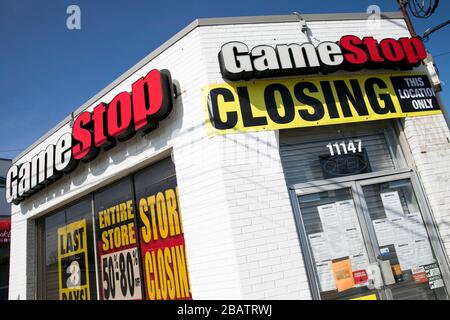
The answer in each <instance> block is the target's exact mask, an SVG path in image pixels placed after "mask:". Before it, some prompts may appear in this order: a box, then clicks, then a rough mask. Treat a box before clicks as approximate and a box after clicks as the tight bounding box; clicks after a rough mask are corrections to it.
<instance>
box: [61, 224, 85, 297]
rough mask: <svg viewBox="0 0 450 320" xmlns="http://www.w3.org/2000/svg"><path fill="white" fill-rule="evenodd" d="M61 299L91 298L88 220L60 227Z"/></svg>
mask: <svg viewBox="0 0 450 320" xmlns="http://www.w3.org/2000/svg"><path fill="white" fill-rule="evenodd" d="M58 275H59V299H60V300H90V290H89V268H88V254H87V235H86V220H85V219H82V220H79V221H76V222H73V223H70V224H68V225H65V226H63V227H61V228H58Z"/></svg>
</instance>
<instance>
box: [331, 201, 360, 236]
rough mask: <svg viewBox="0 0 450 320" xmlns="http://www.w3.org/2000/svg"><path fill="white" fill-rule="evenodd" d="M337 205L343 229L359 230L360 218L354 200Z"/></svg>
mask: <svg viewBox="0 0 450 320" xmlns="http://www.w3.org/2000/svg"><path fill="white" fill-rule="evenodd" d="M335 204H336V211H337V212H338V215H339V218H340V220H341V225H342V227H343V228H344V229H352V228H358V229H359V221H358V216H357V213H356V210H355V204H354V202H353V200H344V201H337V202H336V203H335Z"/></svg>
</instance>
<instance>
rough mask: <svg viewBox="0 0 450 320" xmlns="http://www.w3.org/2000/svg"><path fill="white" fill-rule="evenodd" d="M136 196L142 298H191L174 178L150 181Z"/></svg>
mask: <svg viewBox="0 0 450 320" xmlns="http://www.w3.org/2000/svg"><path fill="white" fill-rule="evenodd" d="M138 199H139V200H138V203H139V220H138V221H139V235H140V239H141V244H140V245H141V256H142V267H143V270H144V278H145V295H146V299H148V300H180V299H183V300H186V299H192V294H191V289H190V282H189V273H188V267H187V259H186V251H185V242H184V233H183V225H182V221H181V212H180V205H179V201H178V188H177V182H176V177H175V176H172V177H169V178H167V179H165V180H163V181H161V182H158V183H155V184H153V185H152V186H150V187H148V188H147V189H146V191H145V193H142V194H140V195H139V196H138Z"/></svg>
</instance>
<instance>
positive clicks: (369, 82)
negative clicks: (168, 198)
mask: <svg viewBox="0 0 450 320" xmlns="http://www.w3.org/2000/svg"><path fill="white" fill-rule="evenodd" d="M426 55H427V53H426V51H425V47H424V46H423V43H422V41H421V40H420V38H400V39H398V40H395V39H391V38H388V39H383V40H382V41H381V42H380V43H378V41H376V40H375V39H373V38H372V37H365V38H362V39H360V38H358V37H356V36H352V35H347V36H343V37H342V38H341V39H340V41H339V42H338V43H334V42H322V43H320V44H318V45H317V46H314V45H313V44H312V43H303V44H289V45H277V46H276V47H275V48H274V47H272V46H268V45H260V46H256V47H254V48H253V49H252V50H249V49H248V47H247V45H245V44H244V43H241V42H229V43H226V44H224V45H223V46H222V49H221V51H220V52H219V63H220V70H221V73H222V75H223V77H224V78H225V79H228V80H231V81H233V82H227V83H223V84H214V85H210V86H207V87H205V88H203V91H204V100H205V106H206V114H207V121H206V122H207V127H208V132H209V133H210V134H228V133H236V132H248V131H259V130H276V129H287V128H301V127H311V126H320V125H332V124H342V123H350V122H361V121H371V120H382V119H390V118H402V117H411V116H422V115H433V114H439V113H441V110H440V107H439V104H438V102H437V99H436V95H435V92H434V90H433V88H432V85H431V84H430V81H429V80H428V77H427V75H426V74H424V73H417V72H395V73H391V74H373V75H362V74H358V75H354V76H352V75H348V74H346V75H336V76H328V75H327V76H312V77H311V76H310V77H299V75H303V74H311V73H317V72H319V71H321V72H322V73H330V72H334V71H337V70H338V69H344V70H351V71H355V70H359V69H361V68H363V67H366V68H395V67H399V68H402V69H403V68H412V67H416V66H418V65H419V64H420V63H421V61H423V59H425V58H426ZM287 75H288V76H293V75H295V76H296V77H295V78H284V79H283V78H278V79H271V80H258V81H240V80H249V79H253V78H263V77H275V76H287ZM234 81H238V82H234Z"/></svg>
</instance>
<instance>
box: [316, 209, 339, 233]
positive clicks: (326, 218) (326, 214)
mask: <svg viewBox="0 0 450 320" xmlns="http://www.w3.org/2000/svg"><path fill="white" fill-rule="evenodd" d="M317 211H318V212H319V216H320V221H321V222H322V229H323V231H325V232H328V231H330V232H337V231H339V230H340V229H341V221H340V219H339V214H338V212H337V210H336V205H335V204H334V203H330V204H326V205H322V206H318V207H317Z"/></svg>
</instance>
